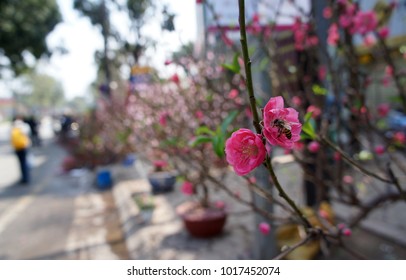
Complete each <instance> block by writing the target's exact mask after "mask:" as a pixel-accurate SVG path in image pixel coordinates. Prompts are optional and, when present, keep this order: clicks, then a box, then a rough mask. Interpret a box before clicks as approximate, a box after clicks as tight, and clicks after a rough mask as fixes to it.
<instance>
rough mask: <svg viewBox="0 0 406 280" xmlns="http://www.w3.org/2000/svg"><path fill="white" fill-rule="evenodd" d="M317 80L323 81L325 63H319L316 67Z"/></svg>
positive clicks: (325, 70)
mask: <svg viewBox="0 0 406 280" xmlns="http://www.w3.org/2000/svg"><path fill="white" fill-rule="evenodd" d="M318 76H319V80H320V81H323V80H324V79H325V78H326V76H327V67H326V66H325V65H320V66H319V69H318Z"/></svg>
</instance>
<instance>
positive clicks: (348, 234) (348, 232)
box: [343, 228, 352, 236]
mask: <svg viewBox="0 0 406 280" xmlns="http://www.w3.org/2000/svg"><path fill="white" fill-rule="evenodd" d="M351 234H352V231H351V230H350V229H349V228H345V229H343V235H345V236H351Z"/></svg>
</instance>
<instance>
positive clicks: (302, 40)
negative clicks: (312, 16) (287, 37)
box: [292, 18, 319, 51]
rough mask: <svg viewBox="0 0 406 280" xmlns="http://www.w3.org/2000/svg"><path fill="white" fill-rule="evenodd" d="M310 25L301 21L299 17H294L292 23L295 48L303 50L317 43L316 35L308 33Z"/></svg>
mask: <svg viewBox="0 0 406 280" xmlns="http://www.w3.org/2000/svg"><path fill="white" fill-rule="evenodd" d="M309 29H310V27H309V25H308V24H306V23H303V22H302V21H301V20H300V18H296V21H295V23H294V24H293V27H292V30H293V38H294V40H295V49H296V50H298V51H303V50H304V49H307V48H309V47H314V46H316V45H317V44H318V43H319V39H318V37H317V36H316V35H309V31H310V30H309Z"/></svg>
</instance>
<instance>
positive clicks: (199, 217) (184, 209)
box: [176, 201, 227, 238]
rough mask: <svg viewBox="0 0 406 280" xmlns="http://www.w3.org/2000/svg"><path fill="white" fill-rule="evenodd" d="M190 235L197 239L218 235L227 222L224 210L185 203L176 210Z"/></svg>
mask: <svg viewBox="0 0 406 280" xmlns="http://www.w3.org/2000/svg"><path fill="white" fill-rule="evenodd" d="M176 212H177V213H178V215H179V216H180V217H181V218H182V220H183V224H184V225H185V228H186V229H187V231H188V232H189V233H190V235H192V236H194V237H198V238H209V237H213V236H216V235H219V234H220V233H221V232H222V231H223V228H224V225H225V223H226V220H227V213H226V212H225V211H224V209H219V208H215V207H210V208H205V207H202V206H200V205H199V204H198V203H196V202H191V201H188V202H185V203H183V204H181V205H179V206H178V207H177V208H176Z"/></svg>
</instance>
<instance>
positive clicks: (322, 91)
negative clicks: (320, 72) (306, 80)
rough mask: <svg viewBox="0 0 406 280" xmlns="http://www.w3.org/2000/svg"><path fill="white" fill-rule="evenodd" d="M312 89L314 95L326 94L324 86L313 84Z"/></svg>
mask: <svg viewBox="0 0 406 280" xmlns="http://www.w3.org/2000/svg"><path fill="white" fill-rule="evenodd" d="M312 90H313V92H314V94H315V95H326V94H327V89H325V88H324V87H321V86H320V85H318V84H314V85H313V86H312Z"/></svg>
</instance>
